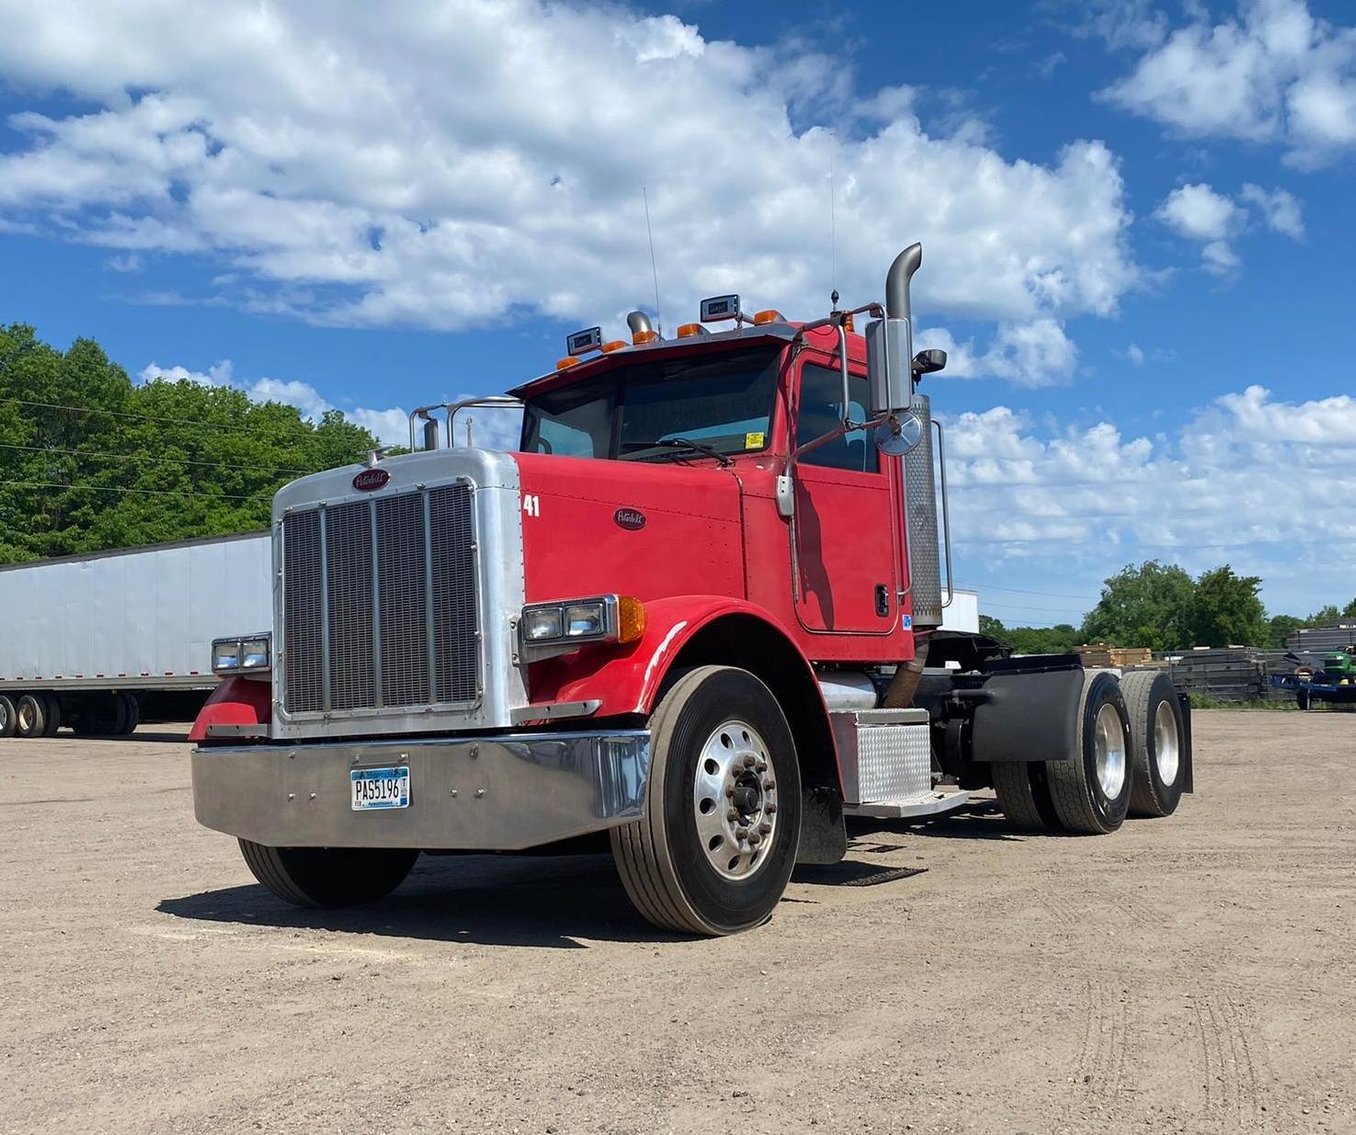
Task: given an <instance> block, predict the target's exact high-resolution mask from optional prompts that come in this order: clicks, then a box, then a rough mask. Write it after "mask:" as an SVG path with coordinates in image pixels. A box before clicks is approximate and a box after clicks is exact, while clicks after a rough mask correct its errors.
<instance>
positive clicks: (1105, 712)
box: [1093, 702, 1125, 800]
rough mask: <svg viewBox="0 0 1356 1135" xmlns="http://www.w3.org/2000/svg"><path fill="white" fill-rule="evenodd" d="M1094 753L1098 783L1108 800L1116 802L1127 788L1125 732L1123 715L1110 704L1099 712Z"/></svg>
mask: <svg viewBox="0 0 1356 1135" xmlns="http://www.w3.org/2000/svg"><path fill="white" fill-rule="evenodd" d="M1093 751H1094V753H1095V756H1096V759H1097V783H1098V784H1100V785H1101V787H1102V792H1103V793H1104V794H1105V795H1106V797H1107V799H1108V800H1115V799H1116V797H1118V796H1119V795H1120V794H1121V789H1122V788H1124V787H1125V732H1124V731H1123V730H1122V729H1121V715H1120V714H1119V713H1117V712H1116V707H1115V706H1114V705H1111V704H1110V703H1109V702H1108V703H1107V704H1106V705H1104V706H1102V708H1101V709H1099V710H1098V711H1097V731H1096V735H1095V737H1094V739H1093Z"/></svg>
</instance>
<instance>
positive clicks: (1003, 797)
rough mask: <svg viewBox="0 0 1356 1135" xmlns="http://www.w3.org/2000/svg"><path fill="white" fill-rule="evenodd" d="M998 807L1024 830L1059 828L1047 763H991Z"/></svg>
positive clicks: (1007, 817)
mask: <svg viewBox="0 0 1356 1135" xmlns="http://www.w3.org/2000/svg"><path fill="white" fill-rule="evenodd" d="M989 779H990V780H992V781H993V790H994V793H995V794H996V795H997V796H998V807H999V808H1000V809H1001V810H1002V812H1003V815H1004V817H1005V818H1006V819H1007V821H1008V823H1009V824H1011V825H1012V826H1013V827H1015V828H1018V829H1020V830H1021V831H1024V832H1048V831H1058V830H1059V817H1058V816H1057V815H1056V814H1055V806H1054V803H1053V802H1052V801H1051V799H1050V785H1049V783H1048V782H1047V780H1046V776H1045V765H1044V764H1043V763H1038V764H1027V763H1025V762H1019V761H994V762H993V763H992V764H990V765H989Z"/></svg>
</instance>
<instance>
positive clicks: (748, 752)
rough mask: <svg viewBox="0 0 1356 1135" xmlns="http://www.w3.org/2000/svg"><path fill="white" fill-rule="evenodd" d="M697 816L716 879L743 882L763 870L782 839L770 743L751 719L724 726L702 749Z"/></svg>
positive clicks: (694, 809)
mask: <svg viewBox="0 0 1356 1135" xmlns="http://www.w3.org/2000/svg"><path fill="white" fill-rule="evenodd" d="M692 814H693V818H694V819H695V820H696V824H697V838H698V839H699V840H700V841H701V846H702V851H703V852H704V853H705V855H706V860H707V862H708V863H709V864H710V865H711V869H712V870H713V871H715V872H716V874H717V875H719V876H721V878H724V879H730V880H735V881H740V882H742V881H743V880H745V879H749V878H751V877H752V876H754V875H756V874H757V873H758V872H759V871H761V870H762V869H763V866H764V864H766V863H767V861H768V859H769V858H770V855H769V851H770V849H771V847H772V843H773V840H775V839H776V837H777V782H776V779H775V777H774V775H773V769H772V761H771V758H770V756H769V753H768V747H767V742H765V741H764V740H763V738H762V736H761V734H759V732H758V731H757V730H756V729H755V728H754V727H753V726H752V725H750V724H749V723H748V722H747V721H742V720H740V719H738V718H732V719H730V720H729V721H725V722H722V723H721V724H720V725H718V726H717V727H716V728H715V729H714V730H712V732H711V735H710V736H709V737H707V739H706V742H705V743H704V744H703V745H702V747H701V752H700V753H699V754H698V757H697V776H696V780H695V783H694V784H693V792H692Z"/></svg>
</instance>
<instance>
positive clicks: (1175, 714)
mask: <svg viewBox="0 0 1356 1135" xmlns="http://www.w3.org/2000/svg"><path fill="white" fill-rule="evenodd" d="M1121 693H1122V694H1123V695H1124V696H1125V708H1126V709H1127V710H1129V712H1130V815H1132V816H1171V815H1172V814H1173V812H1175V811H1177V805H1178V803H1180V802H1181V799H1182V788H1183V785H1184V784H1185V782H1186V770H1187V760H1188V759H1189V756H1190V754H1188V753H1187V752H1186V751H1185V745H1184V742H1185V738H1186V729H1185V728H1184V727H1183V722H1182V705H1181V702H1180V701H1179V700H1178V698H1177V687H1176V686H1174V685H1173V684H1172V679H1171V678H1169V677H1168V676H1167V675H1166V674H1164V673H1162V672H1161V671H1160V672H1157V673H1155V672H1154V671H1152V670H1135V671H1131V672H1130V673H1129V674H1126V675H1125V677H1123V678H1122V679H1121Z"/></svg>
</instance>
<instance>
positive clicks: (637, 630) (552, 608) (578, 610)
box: [518, 595, 645, 658]
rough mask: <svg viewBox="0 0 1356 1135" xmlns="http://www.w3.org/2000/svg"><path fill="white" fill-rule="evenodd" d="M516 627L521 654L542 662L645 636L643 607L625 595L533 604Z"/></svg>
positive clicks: (524, 609)
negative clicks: (587, 647)
mask: <svg viewBox="0 0 1356 1135" xmlns="http://www.w3.org/2000/svg"><path fill="white" fill-rule="evenodd" d="M518 627H519V635H520V637H521V640H522V647H523V651H524V653H525V654H527V655H528V656H529V657H536V658H543V657H549V656H550V655H552V654H560V653H563V652H564V651H568V650H574V649H575V648H576V647H579V646H584V645H585V644H587V643H596V642H622V643H625V642H635V641H636V640H637V639H639V638H640V636H641V635H642V634H644V633H645V607H644V605H643V604H642V603H641V601H640V600H639V599H633V598H632V597H631V596H629V595H599V596H596V597H594V598H590V599H569V600H565V601H564V602H561V603H534V604H533V605H532V606H531V607H524V608H523V613H522V617H521V619H519V622H518Z"/></svg>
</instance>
